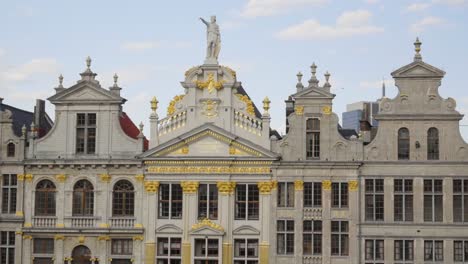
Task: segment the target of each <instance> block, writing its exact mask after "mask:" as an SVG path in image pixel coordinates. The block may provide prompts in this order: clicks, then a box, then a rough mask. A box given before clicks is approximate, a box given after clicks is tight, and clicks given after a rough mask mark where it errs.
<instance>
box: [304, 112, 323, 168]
mask: <svg viewBox="0 0 468 264" xmlns="http://www.w3.org/2000/svg"><path fill="white" fill-rule="evenodd" d="M306 148H307V159H319V158H320V120H319V119H318V118H310V119H307V122H306Z"/></svg>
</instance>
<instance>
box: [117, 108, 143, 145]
mask: <svg viewBox="0 0 468 264" xmlns="http://www.w3.org/2000/svg"><path fill="white" fill-rule="evenodd" d="M119 121H120V126H121V127H122V130H123V131H124V132H125V134H127V136H129V137H131V138H134V139H137V138H138V135H139V134H140V129H138V127H137V126H136V125H135V123H133V121H132V119H130V117H129V116H128V115H127V113H125V112H122V114H121V115H120V118H119ZM143 147H144V151H146V150H147V149H148V139H147V138H146V137H145V138H144V142H143Z"/></svg>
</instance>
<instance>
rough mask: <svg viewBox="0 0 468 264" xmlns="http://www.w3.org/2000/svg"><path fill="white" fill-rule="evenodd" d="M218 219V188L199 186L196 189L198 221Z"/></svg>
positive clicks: (212, 185)
mask: <svg viewBox="0 0 468 264" xmlns="http://www.w3.org/2000/svg"><path fill="white" fill-rule="evenodd" d="M205 218H208V219H218V187H217V186H216V184H200V187H199V188H198V219H205Z"/></svg>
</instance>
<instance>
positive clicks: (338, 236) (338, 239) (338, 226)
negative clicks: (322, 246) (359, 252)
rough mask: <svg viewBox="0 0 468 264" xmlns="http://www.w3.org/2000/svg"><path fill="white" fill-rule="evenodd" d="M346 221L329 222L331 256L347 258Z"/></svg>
mask: <svg viewBox="0 0 468 264" xmlns="http://www.w3.org/2000/svg"><path fill="white" fill-rule="evenodd" d="M348 232H349V223H348V221H331V254H332V256H348V250H349V235H348Z"/></svg>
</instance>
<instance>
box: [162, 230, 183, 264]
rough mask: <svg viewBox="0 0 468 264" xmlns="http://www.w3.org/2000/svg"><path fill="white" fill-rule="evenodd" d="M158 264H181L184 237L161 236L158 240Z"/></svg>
mask: <svg viewBox="0 0 468 264" xmlns="http://www.w3.org/2000/svg"><path fill="white" fill-rule="evenodd" d="M156 245H157V247H158V250H157V257H156V261H157V263H158V264H163V263H164V264H166V263H167V264H169V263H170V264H180V263H181V261H182V259H181V252H182V239H181V238H176V237H159V238H158V240H157V244H156Z"/></svg>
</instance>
